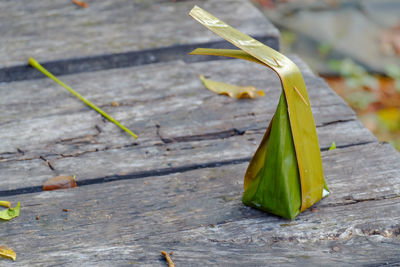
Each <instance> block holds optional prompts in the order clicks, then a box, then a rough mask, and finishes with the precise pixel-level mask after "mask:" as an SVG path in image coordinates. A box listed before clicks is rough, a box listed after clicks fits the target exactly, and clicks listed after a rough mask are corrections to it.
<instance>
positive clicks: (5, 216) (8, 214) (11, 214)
mask: <svg viewBox="0 0 400 267" xmlns="http://www.w3.org/2000/svg"><path fill="white" fill-rule="evenodd" d="M19 206H20V203H19V202H18V204H17V206H15V208H8V209H5V210H2V211H0V219H2V220H6V221H8V220H11V219H13V218H15V217H18V216H19Z"/></svg>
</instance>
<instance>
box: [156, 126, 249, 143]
mask: <svg viewBox="0 0 400 267" xmlns="http://www.w3.org/2000/svg"><path fill="white" fill-rule="evenodd" d="M156 128H157V136H158V137H159V138H160V140H161V141H162V142H163V143H164V144H170V143H180V142H193V141H204V140H213V139H224V138H229V137H233V136H237V135H244V134H245V133H246V131H243V130H238V129H236V128H232V129H229V130H225V131H220V132H213V133H205V134H195V135H186V136H177V137H170V138H165V137H163V136H162V135H161V133H160V128H161V126H160V125H156Z"/></svg>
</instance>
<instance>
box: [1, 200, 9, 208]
mask: <svg viewBox="0 0 400 267" xmlns="http://www.w3.org/2000/svg"><path fill="white" fill-rule="evenodd" d="M0 206H3V207H7V208H11V202H10V201H4V200H0Z"/></svg>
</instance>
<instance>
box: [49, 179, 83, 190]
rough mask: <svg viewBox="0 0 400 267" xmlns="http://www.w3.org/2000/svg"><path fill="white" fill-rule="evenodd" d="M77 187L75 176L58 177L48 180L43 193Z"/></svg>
mask: <svg viewBox="0 0 400 267" xmlns="http://www.w3.org/2000/svg"><path fill="white" fill-rule="evenodd" d="M74 187H76V181H75V176H74V177H72V176H56V177H53V178H51V179H49V180H47V181H46V182H45V183H44V185H43V188H42V189H43V191H51V190H58V189H68V188H74Z"/></svg>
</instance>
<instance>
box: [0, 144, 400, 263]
mask: <svg viewBox="0 0 400 267" xmlns="http://www.w3.org/2000/svg"><path fill="white" fill-rule="evenodd" d="M359 155H364V157H360V156H359ZM384 158H385V159H384ZM324 160H325V161H324V162H327V164H325V165H324V168H325V174H326V178H327V182H328V184H329V186H330V188H331V190H332V195H331V196H329V197H327V198H325V199H324V200H322V201H321V202H319V203H317V204H316V205H315V206H314V207H313V210H311V211H310V210H309V211H306V212H305V213H303V214H301V215H300V216H298V217H297V218H296V220H294V221H287V220H283V219H280V218H277V217H275V216H270V215H268V214H265V213H262V212H259V211H257V210H254V209H251V208H248V207H245V206H243V205H242V204H241V203H240V197H241V192H242V186H243V184H242V181H243V175H244V172H245V168H246V165H247V164H239V165H229V166H223V167H219V168H206V169H200V170H192V171H187V172H184V173H175V174H170V175H167V176H160V177H152V178H151V179H133V180H126V181H116V182H111V183H107V184H100V185H91V186H82V187H79V188H76V189H71V190H64V191H53V192H43V193H36V194H26V195H19V196H14V197H8V198H5V199H9V200H12V201H13V202H15V201H21V202H22V212H21V216H20V217H19V218H17V219H14V220H12V221H10V222H6V223H4V224H3V227H4V232H3V233H4V234H3V235H2V237H1V238H0V239H1V242H2V243H4V244H7V245H8V246H10V247H12V248H14V249H15V250H16V251H17V254H18V258H17V262H16V263H18V266H28V265H29V266H50V265H53V264H57V265H60V264H69V265H77V264H78V263H79V262H83V261H84V262H85V264H87V266H95V265H105V266H108V265H126V264H129V263H132V262H137V263H139V264H141V265H146V264H147V265H153V266H154V265H161V264H163V262H162V260H161V257H160V256H158V255H159V252H160V251H161V250H167V251H169V250H173V251H174V252H175V254H174V256H173V258H174V259H175V261H176V262H177V263H179V264H180V265H184V266H190V265H195V266H197V265H203V266H204V265H234V266H243V265H244V264H246V263H247V264H248V265H250V266H252V265H265V264H267V265H274V264H283V265H285V264H298V265H315V264H317V265H318V264H319V263H321V262H323V263H324V264H325V265H337V264H339V265H342V266H345V265H346V266H347V265H365V264H384V263H385V262H389V263H390V262H399V260H400V258H399V254H398V248H399V246H400V239H399V233H400V229H399V219H400V217H399V214H400V209H399V208H400V205H399V204H400V203H399V196H400V170H399V169H398V168H397V166H398V163H399V162H400V155H399V154H398V152H396V151H395V150H394V149H393V148H392V147H391V146H389V145H386V144H384V145H381V144H369V145H361V146H357V147H349V148H343V149H340V150H335V151H329V152H328V151H326V152H324ZM339 163H340V166H338V165H339ZM339 167H340V168H339ZM350 170H351V171H350ZM382 170H385V171H384V172H382ZM100 196H101V197H100ZM62 209H68V212H64V211H63V210H62ZM37 215H39V219H38V220H36V216H37ZM99 229H101V235H99ZM72 244H73V245H72Z"/></svg>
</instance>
